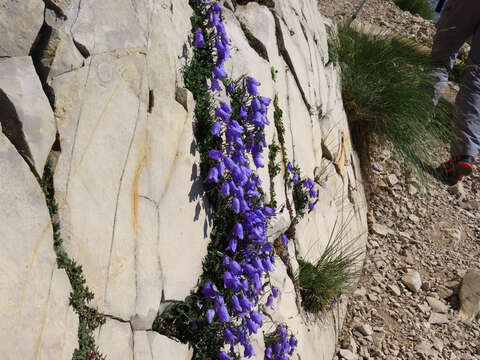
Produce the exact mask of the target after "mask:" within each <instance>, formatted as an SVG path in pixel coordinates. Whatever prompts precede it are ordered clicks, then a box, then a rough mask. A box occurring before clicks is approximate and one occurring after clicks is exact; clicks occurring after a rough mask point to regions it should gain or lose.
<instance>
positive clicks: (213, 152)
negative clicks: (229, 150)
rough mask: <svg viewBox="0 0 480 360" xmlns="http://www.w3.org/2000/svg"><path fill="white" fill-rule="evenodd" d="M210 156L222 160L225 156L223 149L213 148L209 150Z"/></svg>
mask: <svg viewBox="0 0 480 360" xmlns="http://www.w3.org/2000/svg"><path fill="white" fill-rule="evenodd" d="M208 157H209V158H210V159H213V160H220V159H221V158H222V157H223V151H222V150H213V149H212V150H210V151H209V152H208Z"/></svg>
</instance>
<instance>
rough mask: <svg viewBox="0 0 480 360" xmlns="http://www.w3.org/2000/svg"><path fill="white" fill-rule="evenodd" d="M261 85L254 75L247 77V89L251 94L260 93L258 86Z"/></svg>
mask: <svg viewBox="0 0 480 360" xmlns="http://www.w3.org/2000/svg"><path fill="white" fill-rule="evenodd" d="M260 85H261V84H260V83H259V82H258V81H257V80H256V79H254V78H253V77H247V91H248V93H249V94H250V95H252V96H257V95H258V90H257V86H260Z"/></svg>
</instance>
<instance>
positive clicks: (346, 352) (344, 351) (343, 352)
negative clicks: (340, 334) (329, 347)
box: [338, 349, 358, 360]
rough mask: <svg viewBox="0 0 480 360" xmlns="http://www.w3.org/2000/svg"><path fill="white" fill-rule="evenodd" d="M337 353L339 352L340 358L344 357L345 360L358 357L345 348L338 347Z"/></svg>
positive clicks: (352, 359)
mask: <svg viewBox="0 0 480 360" xmlns="http://www.w3.org/2000/svg"><path fill="white" fill-rule="evenodd" d="M338 353H339V354H340V356H341V357H342V359H345V360H357V359H358V356H357V355H355V354H354V353H353V352H351V351H350V350H347V349H340V351H339V352H338Z"/></svg>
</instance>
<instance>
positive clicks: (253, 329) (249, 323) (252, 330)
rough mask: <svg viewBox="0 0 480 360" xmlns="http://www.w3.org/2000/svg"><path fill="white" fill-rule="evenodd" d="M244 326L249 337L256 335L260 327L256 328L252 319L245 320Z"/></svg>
mask: <svg viewBox="0 0 480 360" xmlns="http://www.w3.org/2000/svg"><path fill="white" fill-rule="evenodd" d="M246 325H247V329H248V332H249V334H250V335H252V334H256V333H257V331H258V329H259V328H260V326H258V324H257V323H256V322H255V321H253V320H252V319H247V321H246Z"/></svg>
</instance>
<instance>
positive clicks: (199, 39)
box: [193, 28, 205, 47]
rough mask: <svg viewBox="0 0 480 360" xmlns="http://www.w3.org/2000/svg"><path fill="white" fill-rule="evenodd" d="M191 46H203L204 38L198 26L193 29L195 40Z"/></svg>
mask: <svg viewBox="0 0 480 360" xmlns="http://www.w3.org/2000/svg"><path fill="white" fill-rule="evenodd" d="M193 46H196V47H204V46H205V40H204V39H203V35H202V30H201V29H200V28H198V29H197V31H195V40H194V41H193Z"/></svg>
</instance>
